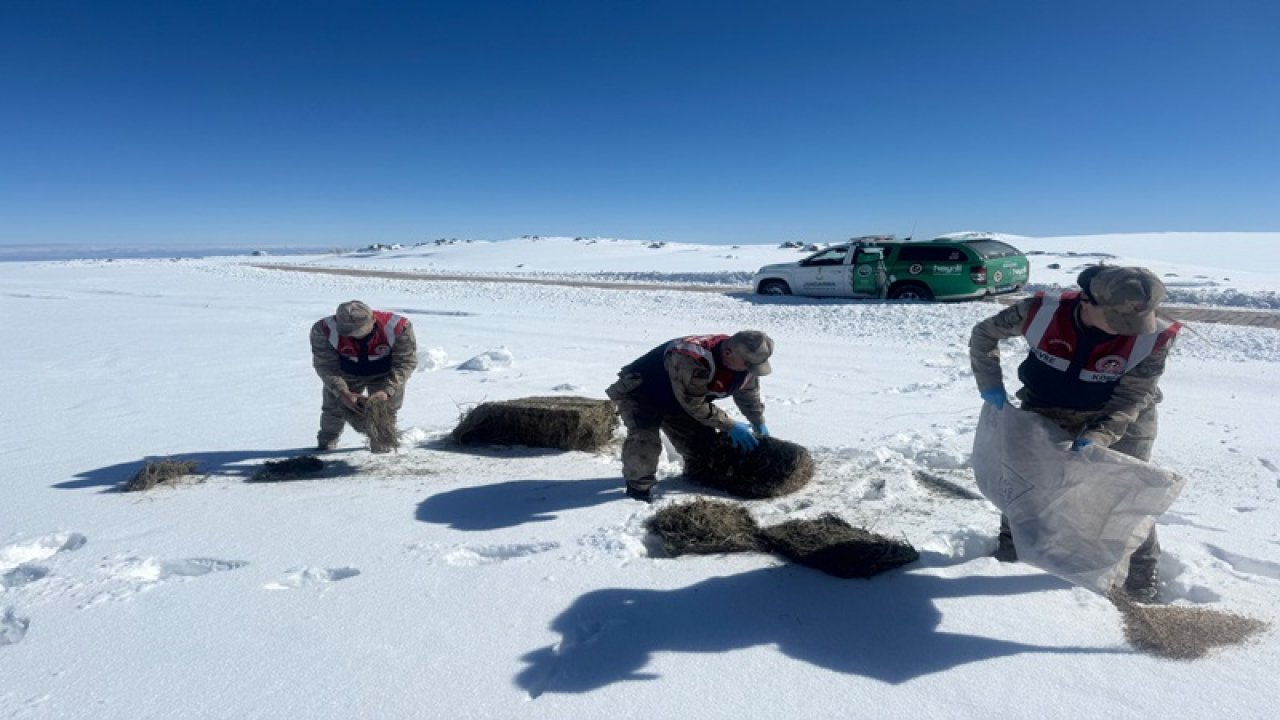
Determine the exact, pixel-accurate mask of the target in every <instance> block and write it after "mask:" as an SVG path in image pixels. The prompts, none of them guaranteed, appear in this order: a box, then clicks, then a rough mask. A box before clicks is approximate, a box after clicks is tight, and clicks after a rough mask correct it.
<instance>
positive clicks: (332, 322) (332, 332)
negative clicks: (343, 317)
mask: <svg viewBox="0 0 1280 720" xmlns="http://www.w3.org/2000/svg"><path fill="white" fill-rule="evenodd" d="M324 326H325V327H327V328H329V344H330V345H332V346H333V347H334V348H337V347H338V338H339V337H341V336H340V335H338V321H337V320H336V319H335V318H332V317H327V318H325V319H324Z"/></svg>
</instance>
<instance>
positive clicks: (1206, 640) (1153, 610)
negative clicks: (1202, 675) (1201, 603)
mask: <svg viewBox="0 0 1280 720" xmlns="http://www.w3.org/2000/svg"><path fill="white" fill-rule="evenodd" d="M1111 600H1112V602H1114V603H1115V605H1116V607H1117V608H1119V610H1120V613H1121V615H1123V616H1124V636H1125V639H1127V640H1128V641H1129V644H1130V645H1133V646H1134V648H1136V649H1138V650H1140V651H1142V652H1145V653H1149V654H1151V655H1155V656H1156V657H1161V658H1166V659H1170V660H1196V659H1198V658H1202V657H1204V656H1205V655H1207V654H1208V652H1209V651H1210V650H1211V649H1213V648H1216V647H1225V646H1228V645H1239V644H1241V643H1243V642H1245V641H1247V640H1249V639H1250V638H1252V637H1253V636H1255V635H1257V634H1259V633H1261V632H1262V631H1263V630H1265V629H1267V624H1266V623H1265V622H1262V621H1261V620H1256V619H1254V618H1248V617H1244V616H1242V615H1235V614H1232V613H1228V612H1222V611H1220V610H1211V609H1209V608H1195V607H1182V606H1169V605H1140V604H1137V603H1133V602H1131V601H1129V600H1128V599H1126V598H1125V597H1124V596H1123V595H1120V594H1118V593H1117V594H1113V596H1112V598H1111Z"/></svg>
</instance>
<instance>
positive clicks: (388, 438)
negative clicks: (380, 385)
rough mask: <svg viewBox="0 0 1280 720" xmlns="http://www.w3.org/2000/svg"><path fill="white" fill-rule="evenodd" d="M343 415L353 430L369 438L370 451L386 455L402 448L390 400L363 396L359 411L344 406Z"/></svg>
mask: <svg viewBox="0 0 1280 720" xmlns="http://www.w3.org/2000/svg"><path fill="white" fill-rule="evenodd" d="M342 414H343V417H344V418H345V419H346V421H347V424H348V425H350V426H351V427H352V429H354V430H355V431H356V432H358V433H360V434H362V435H364V436H365V437H367V438H369V450H370V451H372V452H375V453H385V452H391V451H392V450H395V449H396V448H398V447H400V433H399V432H398V431H397V430H396V411H395V409H394V408H392V406H391V401H390V400H382V399H380V398H379V399H374V398H370V397H364V396H361V398H360V410H359V411H355V410H352V409H351V408H348V407H345V406H344V407H343V408H342Z"/></svg>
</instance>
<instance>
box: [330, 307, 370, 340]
mask: <svg viewBox="0 0 1280 720" xmlns="http://www.w3.org/2000/svg"><path fill="white" fill-rule="evenodd" d="M334 318H335V319H336V320H337V321H338V334H339V335H345V336H347V337H364V336H365V335H368V334H369V333H371V332H373V310H372V309H371V308H370V307H369V306H368V305H365V304H364V303H362V302H360V301H359V300H351V301H348V302H344V303H342V304H341V305H339V306H338V312H337V313H335V314H334Z"/></svg>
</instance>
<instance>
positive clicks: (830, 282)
mask: <svg viewBox="0 0 1280 720" xmlns="http://www.w3.org/2000/svg"><path fill="white" fill-rule="evenodd" d="M848 253H849V248H848V246H844V245H840V246H836V247H833V248H827V249H826V250H823V251H822V252H820V253H817V254H815V255H811V256H809V257H808V258H806V259H805V260H802V261H801V262H800V267H799V268H797V269H796V272H795V278H796V281H797V285H798V287H793V288H792V292H794V293H796V294H797V295H810V296H814V297H830V296H833V295H844V294H845V288H846V287H847V282H846V281H845V280H844V278H845V273H847V272H848V271H849V266H848V264H847V263H848V259H849V258H848Z"/></svg>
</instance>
